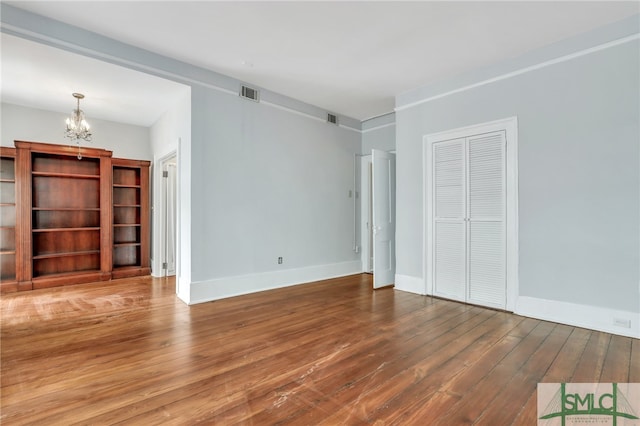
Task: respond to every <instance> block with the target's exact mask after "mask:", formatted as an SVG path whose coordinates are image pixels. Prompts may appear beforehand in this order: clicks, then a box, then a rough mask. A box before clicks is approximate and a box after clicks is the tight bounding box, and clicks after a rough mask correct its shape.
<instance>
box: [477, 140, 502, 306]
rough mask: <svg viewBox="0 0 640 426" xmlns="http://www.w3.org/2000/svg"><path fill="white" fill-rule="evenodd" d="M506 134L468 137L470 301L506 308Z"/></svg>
mask: <svg viewBox="0 0 640 426" xmlns="http://www.w3.org/2000/svg"><path fill="white" fill-rule="evenodd" d="M505 143H506V140H505V133H504V132H493V133H487V134H483V135H477V136H471V137H469V138H467V169H468V172H467V182H468V190H467V200H468V202H467V224H468V231H467V241H468V243H467V244H468V254H467V271H468V272H467V274H468V278H467V280H468V292H467V300H468V301H469V302H470V303H475V304H478V305H484V306H492V307H496V308H501V309H504V308H505V306H506V288H507V283H506V229H505V224H506V221H505V213H506V212H505V195H506V194H505V189H506V188H505Z"/></svg>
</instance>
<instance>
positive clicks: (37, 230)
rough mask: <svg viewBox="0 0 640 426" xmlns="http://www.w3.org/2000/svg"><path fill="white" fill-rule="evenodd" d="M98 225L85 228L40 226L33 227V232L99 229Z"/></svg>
mask: <svg viewBox="0 0 640 426" xmlns="http://www.w3.org/2000/svg"><path fill="white" fill-rule="evenodd" d="M99 230H100V227H99V226H92V227H85V228H42V229H34V230H33V232H65V231H99Z"/></svg>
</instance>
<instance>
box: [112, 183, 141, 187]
mask: <svg viewBox="0 0 640 426" xmlns="http://www.w3.org/2000/svg"><path fill="white" fill-rule="evenodd" d="M113 187H114V188H140V185H127V184H124V183H114V184H113Z"/></svg>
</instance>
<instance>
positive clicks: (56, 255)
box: [33, 250, 100, 260]
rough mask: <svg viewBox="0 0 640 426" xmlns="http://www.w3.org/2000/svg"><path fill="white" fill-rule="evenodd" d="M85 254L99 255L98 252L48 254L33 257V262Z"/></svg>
mask: <svg viewBox="0 0 640 426" xmlns="http://www.w3.org/2000/svg"><path fill="white" fill-rule="evenodd" d="M87 254H100V250H84V251H67V252H63V253H48V254H39V255H37V256H33V260H40V259H53V258H58V257H70V256H83V255H87Z"/></svg>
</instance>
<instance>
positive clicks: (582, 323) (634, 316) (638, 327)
mask: <svg viewBox="0 0 640 426" xmlns="http://www.w3.org/2000/svg"><path fill="white" fill-rule="evenodd" d="M514 313H516V314H518V315H522V316H525V317H531V318H537V319H541V320H545V321H552V322H558V323H561V324H568V325H573V326H577V327H583V328H588V329H591V330H598V331H604V332H606V333H611V334H618V335H620V336H627V337H635V338H640V313H638V312H629V311H620V310H616V309H608V308H601V307H597V306H587V305H578V304H575V303H569V302H560V301H557V300H546V299H538V298H535V297H526V296H520V297H518V299H517V301H516V309H515V312H514ZM616 320H621V321H622V322H628V323H629V327H624V326H620V325H616V324H615V321H616Z"/></svg>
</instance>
